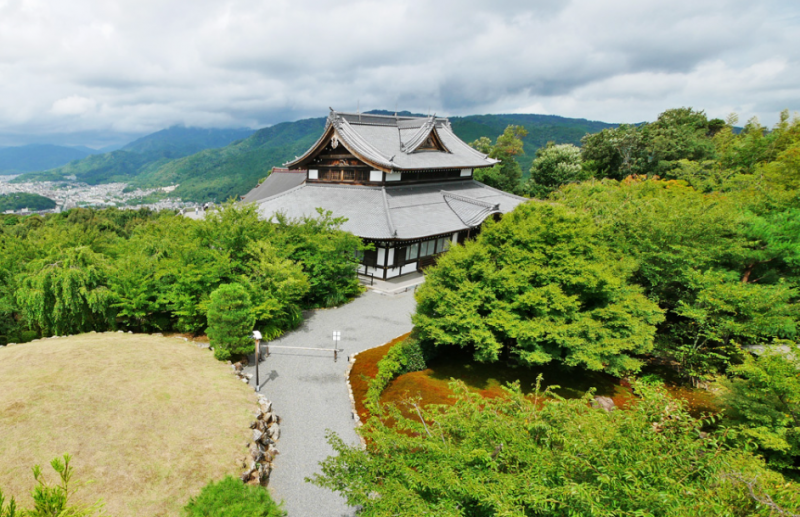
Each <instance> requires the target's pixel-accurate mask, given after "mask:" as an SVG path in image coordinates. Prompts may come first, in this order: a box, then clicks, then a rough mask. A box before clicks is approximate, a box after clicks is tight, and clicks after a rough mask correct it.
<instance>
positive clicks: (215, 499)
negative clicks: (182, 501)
mask: <svg viewBox="0 0 800 517" xmlns="http://www.w3.org/2000/svg"><path fill="white" fill-rule="evenodd" d="M183 513H184V515H185V516H186V517H284V516H285V515H286V512H284V511H283V509H282V508H281V505H278V504H276V503H275V501H273V500H272V497H270V495H269V492H267V491H266V490H265V489H263V488H261V487H259V486H251V485H245V484H244V483H242V482H241V481H240V480H238V479H236V478H234V477H233V476H227V477H225V478H224V479H222V480H221V481H218V482H216V483H209V484H208V485H206V486H205V487H204V488H203V490H202V491H201V492H200V494H199V495H198V496H197V497H193V498H192V499H191V500H189V504H187V505H186V506H185V507H184V509H183Z"/></svg>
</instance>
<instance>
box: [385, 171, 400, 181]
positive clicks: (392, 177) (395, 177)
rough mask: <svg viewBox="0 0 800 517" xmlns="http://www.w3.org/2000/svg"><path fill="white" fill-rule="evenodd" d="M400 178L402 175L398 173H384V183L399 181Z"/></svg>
mask: <svg viewBox="0 0 800 517" xmlns="http://www.w3.org/2000/svg"><path fill="white" fill-rule="evenodd" d="M400 176H402V173H399V172H391V173H386V181H400Z"/></svg>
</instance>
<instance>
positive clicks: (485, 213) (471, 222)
mask: <svg viewBox="0 0 800 517" xmlns="http://www.w3.org/2000/svg"><path fill="white" fill-rule="evenodd" d="M442 197H443V198H444V202H445V203H446V204H447V207H448V208H449V209H450V210H452V212H453V213H454V214H456V217H458V219H459V220H460V221H461V222H462V223H464V224H465V225H466V226H468V227H474V226H477V225H478V224H480V223H482V222H483V221H484V220H485V219H486V218H487V217H489V214H492V213H495V212H497V211H498V210H499V208H497V209H492V208H489V207H486V206H483V204H477V203H475V204H474V206H478V207H480V208H481V209H482V210H481V211H480V212H479V213H478V214H476V215H475V216H473V217H471V218H468V219H464V217H462V216H461V214H460V213H459V211H458V210H456V208H455V207H454V206H453V205H451V204H450V201H449V200H448V197H452V199H453V201H461V202H462V203H467V204H473V203H469V202H468V201H466V200H464V199H462V198H461V197H460V196H459V197H455V196H442ZM481 216H482V217H481Z"/></svg>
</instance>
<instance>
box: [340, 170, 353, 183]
mask: <svg viewBox="0 0 800 517" xmlns="http://www.w3.org/2000/svg"><path fill="white" fill-rule="evenodd" d="M355 179H356V171H354V170H352V169H351V170H343V171H342V181H354V180H355Z"/></svg>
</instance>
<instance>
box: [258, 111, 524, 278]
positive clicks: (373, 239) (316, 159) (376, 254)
mask: <svg viewBox="0 0 800 517" xmlns="http://www.w3.org/2000/svg"><path fill="white" fill-rule="evenodd" d="M496 163H497V160H494V159H492V158H489V157H487V156H486V155H484V154H482V153H480V152H478V151H476V150H475V149H473V148H471V147H470V146H469V145H467V144H466V143H465V142H464V141H462V140H461V139H459V138H458V137H457V136H456V135H455V133H453V130H452V128H451V127H450V122H449V121H448V120H447V119H446V118H441V117H434V116H431V117H407V116H383V115H372V114H361V113H341V112H336V111H331V113H330V115H329V116H328V121H327V123H326V125H325V129H324V130H323V133H322V136H320V138H319V140H317V142H316V143H315V144H314V145H313V146H311V148H310V149H309V150H308V151H306V153H305V154H304V155H303V156H299V157H297V158H296V159H295V160H294V161H291V162H289V163H286V164H284V165H285V167H286V168H285V169H275V170H274V171H273V172H272V174H270V176H268V177H267V179H266V180H264V182H263V183H261V184H260V185H259V186H257V187H256V188H255V189H253V190H252V191H250V192H249V193H248V194H247V195H246V196H244V197H243V201H244V202H245V203H249V202H253V203H256V204H257V206H258V211H259V213H260V214H261V216H262V217H264V218H265V219H272V218H273V216H274V215H275V214H276V213H278V212H282V213H284V214H286V215H287V216H288V217H291V218H299V217H303V216H316V215H317V211H316V209H317V208H318V207H319V208H323V209H325V210H330V211H331V212H333V215H334V216H335V217H345V218H347V222H346V223H344V225H343V226H342V229H344V230H347V231H349V232H352V233H354V234H355V235H358V236H359V237H361V238H362V239H364V241H366V242H369V243H373V244H374V245H375V246H374V247H375V249H374V250H373V251H368V252H365V253H364V256H363V258H362V266H361V270H360V272H361V273H364V274H368V275H373V276H375V277H376V278H382V279H388V278H393V277H396V276H400V275H404V274H408V273H412V272H415V271H419V270H422V269H423V268H425V267H426V266H428V265H430V264H432V263H433V262H434V260H435V257H436V255H438V254H439V253H441V252H443V251H445V250H447V249H448V247H449V246H451V245H452V244H454V243H460V242H463V241H464V240H465V239H467V238H469V237H470V236H471V235H474V234H475V233H476V232H477V231H478V230H479V228H480V226H481V224H482V223H483V221H485V220H486V218H488V217H497V216H499V215H500V214H504V213H506V212H509V211H511V210H513V209H514V207H516V206H517V205H518V204H520V203H522V202H524V201H525V198H522V197H519V196H515V195H512V194H508V193H506V192H502V191H500V190H497V189H494V188H491V187H488V186H486V185H484V184H483V183H480V182H478V181H475V180H474V179H472V174H473V171H475V169H480V168H483V167H491V166H493V165H495V164H496Z"/></svg>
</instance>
